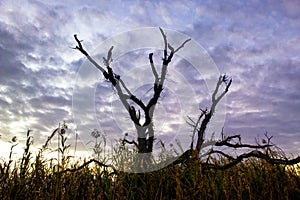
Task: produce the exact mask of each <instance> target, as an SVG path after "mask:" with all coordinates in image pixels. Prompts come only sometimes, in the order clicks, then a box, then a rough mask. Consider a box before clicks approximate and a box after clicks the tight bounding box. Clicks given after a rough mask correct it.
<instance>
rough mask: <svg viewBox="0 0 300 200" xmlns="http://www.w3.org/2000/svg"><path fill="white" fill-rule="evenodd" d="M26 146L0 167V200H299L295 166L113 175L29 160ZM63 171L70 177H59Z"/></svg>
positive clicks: (192, 167)
mask: <svg viewBox="0 0 300 200" xmlns="http://www.w3.org/2000/svg"><path fill="white" fill-rule="evenodd" d="M62 139H64V138H62ZM30 140H31V137H30V136H29V133H28V135H27V142H26V147H25V149H24V154H23V157H22V158H21V159H20V160H17V161H12V160H10V161H8V162H5V163H2V164H1V166H0V199H300V176H299V174H297V172H298V173H299V170H300V167H299V165H298V166H292V167H286V166H282V165H271V164H269V163H267V162H265V161H263V160H259V159H248V160H247V161H245V162H242V163H240V164H238V165H236V166H234V167H232V168H230V169H228V170H213V169H204V168H202V167H201V165H200V164H199V162H201V161H200V160H198V159H190V160H188V161H187V162H185V163H183V164H178V165H174V166H169V167H166V168H164V169H161V170H159V171H154V172H149V173H144V174H134V173H132V174H130V173H125V172H115V173H112V170H111V169H110V168H108V167H103V166H100V165H97V164H95V163H94V164H93V163H91V164H89V165H86V166H84V167H82V168H81V169H79V170H76V169H77V168H78V167H79V166H81V165H82V164H83V163H85V162H86V161H85V160H78V161H76V162H75V163H74V162H72V163H71V161H70V160H69V159H66V158H67V156H66V155H62V156H61V160H63V163H62V162H61V161H60V162H57V160H46V159H45V158H44V157H43V151H44V149H41V150H40V152H39V153H38V154H37V155H36V157H35V158H32V157H31V155H32V154H31V153H30V145H31V142H30ZM64 142H66V141H65V140H64ZM12 145H13V144H12ZM12 150H13V148H12V149H11V151H12ZM10 159H11V158H10ZM216 162H221V161H218V160H216ZM222 162H224V161H222ZM225 162H226V161H225ZM58 163H60V165H58ZM66 167H68V169H69V170H70V171H72V170H73V172H70V171H65V172H63V171H64V170H65V169H66Z"/></svg>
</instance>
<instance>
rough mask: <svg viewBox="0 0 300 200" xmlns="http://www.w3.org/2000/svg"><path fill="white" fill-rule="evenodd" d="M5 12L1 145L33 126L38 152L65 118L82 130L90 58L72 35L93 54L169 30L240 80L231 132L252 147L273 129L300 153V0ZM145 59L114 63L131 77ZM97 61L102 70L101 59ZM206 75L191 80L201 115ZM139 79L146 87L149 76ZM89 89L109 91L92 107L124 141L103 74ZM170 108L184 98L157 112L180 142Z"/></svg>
mask: <svg viewBox="0 0 300 200" xmlns="http://www.w3.org/2000/svg"><path fill="white" fill-rule="evenodd" d="M0 10H1V12H0V108H1V113H0V122H1V125H0V134H1V142H6V141H9V140H10V138H11V137H12V136H14V135H16V136H18V138H19V140H20V141H22V140H24V139H25V133H26V130H27V129H32V130H34V132H33V134H34V138H35V144H36V146H39V145H41V144H42V143H43V142H45V139H46V138H47V137H48V136H49V134H50V133H51V132H52V130H53V129H54V128H56V126H57V125H58V123H60V122H62V121H63V120H66V121H67V122H68V123H69V124H70V127H73V128H74V127H75V125H74V116H73V114H74V113H72V95H73V94H74V89H76V84H78V81H80V80H78V79H76V77H77V74H78V72H79V71H80V70H81V69H82V64H83V63H84V62H85V58H84V57H83V56H82V55H81V54H80V53H79V52H77V51H75V50H73V49H72V48H71V47H73V46H74V45H75V41H74V39H73V34H74V33H77V34H78V36H79V37H80V38H81V39H83V40H84V41H83V44H84V46H85V48H86V49H87V50H88V51H89V52H93V51H94V50H95V49H96V48H97V47H98V45H100V44H101V42H103V41H105V40H106V39H108V38H111V37H113V36H116V35H117V34H120V33H122V32H125V31H129V30H133V29H137V28H142V27H158V26H161V27H164V28H166V29H172V30H176V31H179V32H181V33H184V34H186V35H188V36H189V37H191V38H193V39H194V40H195V41H197V42H198V44H200V45H201V46H202V47H203V48H204V49H205V50H206V51H207V52H208V54H209V55H210V56H211V57H212V59H213V60H214V62H215V63H216V66H217V67H218V69H219V71H220V73H226V74H228V75H230V76H231V77H232V78H233V85H232V87H231V90H230V92H229V94H228V96H227V103H226V109H227V115H226V122H225V129H224V130H225V134H235V133H237V134H241V135H242V136H243V138H244V139H245V142H254V138H255V137H257V136H258V135H260V136H262V135H263V133H264V132H265V131H268V133H269V134H270V135H273V136H274V142H275V143H276V144H278V145H279V146H280V147H282V148H283V149H284V150H285V151H286V152H287V153H293V154H299V153H300V149H299V147H298V146H299V145H298V146H297V144H299V142H300V131H299V130H300V125H299V124H300V123H299V122H300V112H299V111H300V79H299V78H298V77H299V76H300V56H299V55H300V3H299V2H298V1H296V0H295V1H292V0H289V1H288V0H286V1H284V0H283V1H278V3H276V4H275V3H273V2H272V1H264V2H260V1H254V0H253V1H247V2H245V1H217V2H216V1H213V2H210V1H205V2H196V1H187V2H184V3H183V2H181V1H145V2H143V1H129V2H124V1H121V0H120V1H114V2H110V1H107V2H104V1H99V2H98V3H94V1H87V2H86V3H85V4H82V3H79V1H78V2H74V1H63V2H60V1H57V2H56V1H52V3H43V2H40V1H35V0H29V1H1V3H0ZM174 42H177V41H174ZM120 45H121V44H120ZM175 46H176V45H175ZM116 48H117V47H116ZM185 50H186V51H188V49H183V51H185ZM142 53H145V54H144V55H143V54H142ZM147 53H148V52H147V50H145V51H140V52H136V53H135V52H130V53H129V54H128V55H127V57H126V56H123V57H122V59H120V60H119V62H116V63H115V65H116V66H115V70H116V71H117V72H118V73H120V74H121V75H122V76H123V75H124V76H126V72H128V71H130V70H132V69H135V66H141V67H143V66H146V67H149V66H148V60H147ZM157 53H158V54H157V58H156V59H157V60H156V62H157V63H159V62H160V55H159V52H157ZM97 59H98V60H99V63H101V64H102V60H101V58H100V57H98V58H97ZM176 59H177V60H176ZM176 59H174V60H173V63H172V64H173V65H174V68H176V69H178V72H180V73H181V72H184V75H185V76H190V77H191V76H192V73H191V71H187V70H185V71H184V70H183V69H184V67H185V66H187V67H188V65H189V63H186V62H185V61H182V60H181V61H180V58H176ZM121 60H122V62H121ZM132 60H134V61H135V63H132ZM149 69H150V68H149ZM97 73H98V72H97ZM96 76H98V74H96ZM205 76H206V74H201V75H200V76H196V77H194V78H191V79H190V80H189V81H190V82H189V84H190V85H192V87H193V88H194V92H195V93H196V94H197V95H198V97H199V101H198V102H197V103H198V104H200V105H199V106H201V108H205V107H206V106H209V98H208V94H209V92H208V90H207V88H205V82H204V81H203V78H205ZM174 77H175V78H176V76H175V74H174V75H173V76H172V73H171V74H170V76H169V77H168V79H169V80H168V82H167V83H168V85H172V84H173V83H174V85H176V80H174V79H175V78H174ZM217 78H218V77H215V79H216V80H217ZM150 79H151V74H150ZM133 80H134V81H143V77H135V78H134V79H133ZM84 81H87V80H84ZM128 81H130V78H129V79H128ZM100 83H101V84H100ZM102 83H103V84H102ZM93 84H94V85H93ZM91 85H92V86H93V87H91ZM81 86H82V87H87V89H86V90H85V91H86V92H87V93H88V92H89V90H88V88H89V89H90V90H92V92H94V93H95V94H100V92H103V91H105V92H106V93H105V95H106V96H105V95H102V96H101V95H96V98H95V101H94V102H92V103H94V104H95V110H91V111H90V112H96V114H97V116H98V120H99V121H101V124H102V125H101V126H102V127H104V128H103V131H104V132H105V134H109V132H118V131H119V132H118V133H116V134H122V132H124V130H120V129H118V127H117V128H115V126H114V125H112V123H111V122H110V121H109V120H105V119H108V118H106V117H103V116H106V115H110V114H111V113H112V112H114V111H112V109H113V108H114V107H112V106H111V104H110V102H109V101H107V97H110V98H115V97H116V96H115V95H114V94H113V92H112V89H111V86H110V85H109V84H108V83H105V82H104V80H103V77H102V76H101V74H100V73H99V81H98V82H95V83H89V82H85V83H84V82H83V83H82V84H81ZM145 87H146V86H145ZM149 87H150V86H149ZM170 87H171V86H170ZM95 88H96V90H95ZM150 88H151V87H150ZM150 88H149V89H150ZM178 88H180V87H178ZM140 89H141V91H144V90H145V88H140ZM142 89H143V90H142ZM170 89H172V88H170ZM174 89H175V86H174ZM97 90H98V93H97ZM137 93H139V90H138V89H137ZM179 93H182V92H179ZM140 94H141V95H142V93H140ZM164 95H166V97H165V98H164V99H168V98H167V97H168V95H172V91H171V90H168V91H167V90H166V92H165V93H164ZM84 97H85V96H84V95H82V98H83V99H84ZM145 97H146V96H145ZM172 101H173V102H172ZM168 102H169V103H171V104H170V105H177V103H178V102H176V98H170V101H167V100H166V101H164V103H162V104H161V105H159V106H158V107H160V108H163V109H165V110H166V112H167V113H168V114H169V116H172V117H171V120H169V121H170V124H169V125H166V126H164V131H165V133H164V134H165V135H163V134H161V138H168V137H167V136H166V135H167V134H169V135H172V134H171V132H172V131H173V130H175V129H177V128H178V127H177V126H176V123H175V121H176V119H175V118H176V117H174V116H176V112H175V111H176V110H175V111H173V110H172V109H170V107H168V106H167V105H168ZM86 103H88V102H86ZM81 106H82V107H83V108H84V106H85V105H81ZM194 109H195V110H197V109H198V107H196V108H194ZM172 112H175V113H172ZM81 114H82V116H84V115H85V113H81ZM115 114H116V113H115ZM125 114H126V113H125ZM172 114H174V115H172ZM186 114H187V115H191V116H192V115H193V114H194V115H195V114H196V113H186ZM100 116H102V117H100ZM124 116H125V115H124ZM85 117H86V118H88V117H90V116H85ZM100 118H101V119H100ZM124 120H128V119H124ZM128 122H130V121H127V122H126V124H127V123H128ZM118 123H119V122H118ZM166 130H169V132H168V131H166ZM164 131H161V132H160V133H162V132H164ZM167 132H168V133H167ZM89 134H90V133H87V138H86V140H88V137H89ZM82 137H84V136H83V135H82ZM73 138H74V137H73ZM189 139H190V138H189Z"/></svg>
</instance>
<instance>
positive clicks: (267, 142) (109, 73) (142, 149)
mask: <svg viewBox="0 0 300 200" xmlns="http://www.w3.org/2000/svg"><path fill="white" fill-rule="evenodd" d="M159 30H160V32H161V35H162V37H163V40H164V48H163V56H162V67H161V72H160V73H158V72H157V70H156V67H155V63H154V61H153V53H150V54H149V62H150V67H151V70H152V74H153V77H154V81H153V95H152V97H151V99H150V100H149V101H148V102H147V103H145V102H143V101H142V100H141V99H139V98H138V97H136V96H135V95H134V94H133V93H132V92H131V91H130V89H129V88H128V87H127V86H126V84H125V83H124V82H123V80H122V78H121V76H120V75H118V74H116V73H115V72H114V70H113V68H112V66H111V63H112V61H113V59H112V55H113V48H114V47H113V46H112V47H111V48H110V49H109V51H108V53H107V56H106V58H105V57H103V63H104V66H101V65H100V64H98V63H97V62H96V61H95V60H94V59H93V58H92V57H91V56H90V55H89V53H88V52H87V51H86V50H85V49H84V48H83V46H82V41H80V40H79V39H78V37H77V35H76V34H75V35H74V38H75V40H76V42H77V46H75V48H74V49H76V50H79V51H80V52H81V53H82V54H83V55H85V56H86V57H87V59H88V60H89V61H90V62H91V63H92V64H93V65H94V66H95V67H96V68H98V69H99V70H100V71H101V72H102V74H103V76H104V77H105V79H106V80H108V81H109V82H110V83H111V84H112V85H113V87H114V88H115V89H116V91H117V95H118V97H119V99H120V101H121V102H122V104H123V106H124V108H125V109H126V111H127V112H128V114H129V116H130V119H131V121H132V122H133V123H134V126H135V128H136V132H137V142H136V141H134V140H133V141H129V140H127V139H126V136H125V137H124V139H123V141H122V142H123V144H124V143H128V144H134V145H135V146H136V147H137V149H138V153H151V152H152V151H153V141H154V135H155V133H154V124H153V115H154V111H155V108H156V104H157V102H158V100H159V98H160V95H161V92H162V91H163V89H164V82H165V79H166V75H167V69H168V66H169V64H170V62H171V61H172V58H173V56H174V55H175V53H176V52H178V51H179V50H180V49H182V48H183V47H184V45H185V44H186V43H188V42H189V41H190V39H187V40H185V41H184V42H183V43H182V44H181V45H180V46H179V47H178V48H176V49H175V48H174V47H173V46H172V45H171V44H170V43H168V40H167V36H166V34H165V32H164V31H163V29H161V28H159ZM231 84H232V79H231V78H229V77H228V76H226V75H220V77H219V79H218V81H217V84H216V87H215V90H214V92H213V94H212V97H211V106H210V108H206V109H202V110H200V111H201V112H200V114H199V116H198V119H197V120H196V121H194V120H193V119H191V118H189V121H188V124H189V125H190V126H192V127H193V135H192V142H191V145H190V149H188V150H187V151H186V152H184V153H183V154H182V155H181V156H180V157H178V159H177V160H176V161H175V162H173V164H172V165H176V164H178V163H183V162H185V161H186V160H188V159H190V158H192V157H196V158H197V159H199V153H200V151H201V150H202V149H204V148H206V147H208V146H214V147H228V148H233V149H245V148H248V149H250V151H249V152H246V153H243V154H240V155H238V156H237V157H233V156H231V155H229V154H227V153H225V152H224V151H220V150H214V149H213V148H211V149H209V150H208V151H207V152H206V153H205V154H204V155H202V158H203V157H206V160H207V161H206V162H202V163H200V164H201V165H203V166H205V167H208V168H214V169H227V168H229V167H231V166H234V165H236V164H238V163H239V162H241V161H242V160H243V159H245V158H249V157H256V158H261V159H264V160H266V161H267V162H269V163H273V164H286V165H292V164H296V163H298V162H300V157H297V158H294V159H290V160H289V159H287V158H286V157H285V155H284V154H281V155H278V154H276V155H275V151H276V149H277V150H278V148H277V147H276V146H275V145H274V144H273V143H271V138H272V137H269V136H268V135H267V134H265V136H266V139H264V140H263V144H260V143H259V142H257V144H255V145H251V144H243V143H242V142H241V137H240V135H233V136H225V135H224V133H223V131H222V138H221V139H220V140H218V141H213V140H208V141H207V142H204V135H205V131H206V128H207V125H208V124H209V122H210V120H211V118H212V117H213V115H214V113H215V110H216V106H217V105H218V103H219V102H220V100H221V99H222V98H223V97H224V96H225V95H226V93H227V92H228V91H229V88H230V86H231ZM221 85H224V86H225V87H221ZM221 88H224V89H223V91H221ZM129 101H132V102H134V105H131V104H129ZM141 111H142V112H143V113H144V114H143V116H144V120H141V116H142V115H141ZM142 121H143V123H142ZM195 136H196V137H197V138H196V141H197V142H196V146H195V147H194V138H195ZM272 148H273V149H272ZM274 148H275V149H274ZM213 155H217V156H219V157H225V158H226V159H228V161H229V162H227V163H225V164H224V165H217V164H215V163H213V162H210V159H211V158H212V157H213ZM91 162H96V163H98V162H99V161H96V160H94V159H93V160H90V161H89V162H87V163H85V164H84V165H83V166H85V165H87V164H89V163H91ZM98 164H101V163H98ZM102 165H104V164H102ZM79 169H80V167H79Z"/></svg>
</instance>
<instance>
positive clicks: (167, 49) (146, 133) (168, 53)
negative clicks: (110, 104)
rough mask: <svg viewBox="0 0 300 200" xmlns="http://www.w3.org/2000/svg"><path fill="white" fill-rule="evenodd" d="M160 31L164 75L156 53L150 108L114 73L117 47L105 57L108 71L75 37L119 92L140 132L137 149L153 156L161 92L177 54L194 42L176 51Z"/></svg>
mask: <svg viewBox="0 0 300 200" xmlns="http://www.w3.org/2000/svg"><path fill="white" fill-rule="evenodd" d="M159 30H160V32H161V34H162V37H163V40H164V50H163V58H162V67H161V72H160V74H158V72H157V70H156V67H155V64H154V62H153V53H150V54H149V62H150V67H151V70H152V73H153V76H154V84H153V96H152V98H151V99H150V100H149V101H148V103H147V104H145V103H144V102H143V101H142V100H141V99H139V98H137V97H136V96H135V95H134V94H133V93H132V92H131V91H130V89H129V88H127V87H126V84H125V83H124V82H123V80H122V78H121V77H120V75H118V74H116V73H115V72H114V71H113V68H112V66H111V63H112V61H113V59H112V55H113V53H112V50H113V46H112V47H111V48H110V49H109V51H108V53H107V57H106V58H104V57H103V63H104V65H105V67H106V69H105V68H104V67H103V66H101V65H99V64H98V63H97V62H96V61H95V60H94V59H93V58H92V57H91V56H90V55H89V54H88V52H87V51H86V50H85V49H84V48H83V46H82V41H80V40H79V39H78V38H77V35H76V34H75V35H74V38H75V40H76V42H77V46H76V47H75V48H74V49H76V50H79V51H80V52H81V53H82V54H83V55H85V56H86V57H87V59H88V60H89V61H90V62H91V63H92V64H93V65H94V66H95V67H97V68H98V69H99V70H100V71H101V72H102V74H103V76H104V77H105V79H106V80H108V81H109V82H110V83H111V84H112V85H113V87H114V88H115V89H116V91H117V94H118V97H119V99H120V101H121V102H122V104H123V106H124V108H125V109H126V110H127V112H128V114H129V116H130V119H131V120H132V122H133V123H134V126H135V128H136V132H137V145H136V146H137V147H138V152H139V153H151V152H152V151H153V141H154V124H153V115H154V110H155V106H156V104H157V102H158V100H159V97H160V95H161V92H162V91H163V89H164V82H165V79H166V75H167V69H168V66H169V63H170V62H171V60H172V58H173V56H174V54H175V53H176V52H177V51H179V50H180V49H181V48H183V47H184V45H185V44H186V43H187V42H189V41H190V39H188V40H186V41H184V42H183V43H182V44H181V45H180V46H179V47H178V48H177V49H174V47H172V46H171V44H169V43H168V40H167V36H166V34H165V32H164V31H163V30H162V29H161V28H160V29H159ZM129 100H131V101H133V102H134V103H135V105H130V104H129ZM141 110H142V112H144V118H145V119H144V122H143V123H141V121H142V120H141ZM126 141H127V140H124V141H123V142H126ZM127 142H128V141H127ZM132 143H133V144H136V142H132Z"/></svg>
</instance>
